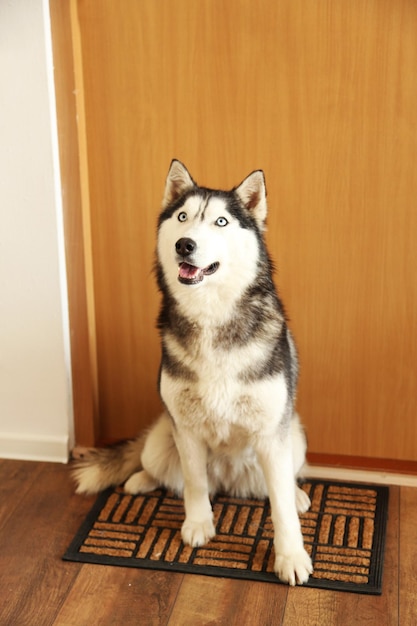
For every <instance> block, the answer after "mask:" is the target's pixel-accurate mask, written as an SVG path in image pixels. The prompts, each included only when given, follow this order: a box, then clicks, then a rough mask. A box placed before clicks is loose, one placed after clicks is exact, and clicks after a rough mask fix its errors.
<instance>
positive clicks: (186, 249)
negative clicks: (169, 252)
mask: <svg viewBox="0 0 417 626" xmlns="http://www.w3.org/2000/svg"><path fill="white" fill-rule="evenodd" d="M196 248H197V244H196V242H195V241H194V240H193V239H190V238H189V237H181V239H178V241H177V243H176V244H175V250H176V251H177V254H179V255H180V256H182V257H186V256H189V255H190V254H192V253H193V252H194V250H195V249H196Z"/></svg>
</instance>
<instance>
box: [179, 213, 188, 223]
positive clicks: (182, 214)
mask: <svg viewBox="0 0 417 626" xmlns="http://www.w3.org/2000/svg"><path fill="white" fill-rule="evenodd" d="M186 219H187V213H186V212H185V211H181V213H179V214H178V220H179V221H180V222H185V221H186Z"/></svg>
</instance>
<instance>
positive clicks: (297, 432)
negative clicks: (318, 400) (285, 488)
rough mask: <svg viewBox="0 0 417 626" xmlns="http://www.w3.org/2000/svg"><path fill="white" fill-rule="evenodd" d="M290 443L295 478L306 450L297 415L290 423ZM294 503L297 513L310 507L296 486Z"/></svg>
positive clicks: (301, 465) (301, 467) (303, 460)
mask: <svg viewBox="0 0 417 626" xmlns="http://www.w3.org/2000/svg"><path fill="white" fill-rule="evenodd" d="M291 441H292V458H293V466H294V475H295V477H297V476H299V475H300V473H301V472H302V469H303V465H304V463H305V457H306V450H307V441H306V436H305V432H304V428H303V427H302V425H301V423H300V418H299V416H298V414H297V413H294V414H293V417H292V421H291ZM295 502H296V506H297V513H305V512H306V511H308V509H309V508H310V506H311V502H310V498H309V497H308V495H307V494H306V492H305V491H303V490H302V489H300V487H299V486H298V485H296V488H295Z"/></svg>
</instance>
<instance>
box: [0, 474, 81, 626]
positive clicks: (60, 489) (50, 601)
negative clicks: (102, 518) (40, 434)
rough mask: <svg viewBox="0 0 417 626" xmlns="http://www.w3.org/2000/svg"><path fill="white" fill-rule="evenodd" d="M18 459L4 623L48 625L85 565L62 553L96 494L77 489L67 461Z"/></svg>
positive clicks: (2, 546)
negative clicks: (78, 493)
mask: <svg viewBox="0 0 417 626" xmlns="http://www.w3.org/2000/svg"><path fill="white" fill-rule="evenodd" d="M15 463H16V473H15V474H13V472H12V475H13V476H14V478H12V479H11V483H10V484H11V485H12V484H14V485H15V491H14V492H13V490H11V491H10V492H9V494H8V496H7V500H6V502H5V503H4V505H5V506H6V507H7V506H8V505H9V504H10V506H11V507H12V509H13V511H12V515H10V516H9V517H8V518H7V519H6V520H5V522H4V524H3V527H2V532H1V534H0V555H1V570H0V589H1V594H2V602H1V603H0V624H7V625H19V626H25V625H28V626H33V625H35V624H36V625H38V624H39V625H42V626H49V625H51V624H53V623H54V619H55V616H56V614H57V612H58V610H59V608H60V607H61V605H62V603H63V602H64V600H65V597H66V595H67V593H68V591H69V589H70V588H71V586H72V585H73V583H74V580H75V579H76V577H77V575H78V572H79V571H80V569H81V567H82V566H81V565H78V564H77V563H71V564H68V563H64V562H63V561H62V560H61V556H62V554H63V552H64V551H65V548H66V547H67V545H68V543H69V542H70V540H71V538H72V536H73V535H74V534H75V531H76V529H77V527H78V526H79V524H80V523H81V521H82V519H83V517H84V516H85V515H86V513H87V511H88V509H89V508H90V507H91V502H92V499H91V498H84V499H83V498H80V497H79V496H75V495H74V493H73V491H74V487H73V485H72V484H71V482H70V480H69V476H68V468H67V467H66V466H65V465H61V464H55V463H39V464H33V463H28V464H27V465H24V464H23V465H22V464H21V463H20V462H15ZM29 474H30V475H31V476H30V478H29ZM24 477H26V478H27V479H28V481H29V483H28V484H29V485H30V488H29V489H28V488H27V484H26V483H25V482H24ZM19 483H20V485H19Z"/></svg>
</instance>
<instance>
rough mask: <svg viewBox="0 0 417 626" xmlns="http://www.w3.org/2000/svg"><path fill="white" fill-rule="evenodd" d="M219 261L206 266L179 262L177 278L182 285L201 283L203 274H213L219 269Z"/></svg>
mask: <svg viewBox="0 0 417 626" xmlns="http://www.w3.org/2000/svg"><path fill="white" fill-rule="evenodd" d="M219 265H220V263H211V264H210V265H209V266H208V267H196V266H195V265H190V264H189V263H185V262H184V263H180V264H179V268H178V280H179V281H180V282H181V283H184V285H196V284H197V283H201V281H202V280H203V278H204V276H209V275H210V274H214V272H216V271H217V270H218V269H219Z"/></svg>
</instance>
